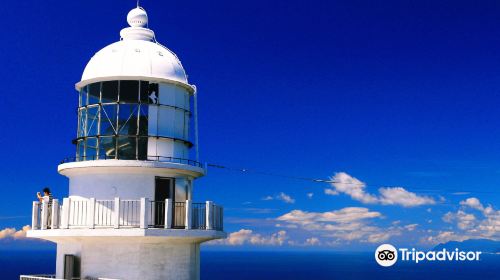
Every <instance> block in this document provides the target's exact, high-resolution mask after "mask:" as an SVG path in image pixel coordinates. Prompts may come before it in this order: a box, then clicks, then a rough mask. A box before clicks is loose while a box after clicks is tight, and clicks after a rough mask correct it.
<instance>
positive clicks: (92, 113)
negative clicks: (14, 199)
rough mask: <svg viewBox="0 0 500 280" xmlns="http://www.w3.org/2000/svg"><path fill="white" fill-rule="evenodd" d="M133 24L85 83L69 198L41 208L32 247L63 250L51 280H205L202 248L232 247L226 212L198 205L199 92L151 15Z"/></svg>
mask: <svg viewBox="0 0 500 280" xmlns="http://www.w3.org/2000/svg"><path fill="white" fill-rule="evenodd" d="M127 22H128V25H129V26H128V27H126V28H123V29H122V30H121V32H120V40H119V41H118V42H115V43H113V44H110V45H108V46H106V47H104V48H103V49H101V50H100V51H98V52H97V53H96V54H95V55H94V56H93V57H92V58H91V59H90V61H89V62H88V64H87V66H86V67H85V70H84V71H83V74H82V78H81V80H80V81H79V82H78V83H76V90H77V92H78V118H75V121H77V123H78V125H77V132H76V137H75V138H74V139H73V143H74V144H75V156H74V157H69V158H66V159H65V160H63V161H62V162H61V164H60V165H59V166H58V172H59V173H60V174H61V175H63V176H66V177H67V178H68V179H69V196H68V197H66V198H63V199H62V200H58V199H53V200H51V201H49V202H47V201H45V202H43V203H40V202H38V201H36V202H33V206H32V207H33V214H32V230H30V231H29V232H28V234H27V235H28V237H32V238H39V239H44V240H48V241H51V242H55V243H57V258H56V271H55V275H53V276H50V277H51V278H54V277H55V278H56V279H122V280H127V279H145V280H147V279H172V280H173V279H175V280H194V279H199V278H200V244H201V243H202V242H205V241H209V240H213V239H218V238H225V237H226V234H225V233H224V231H223V208H222V207H221V206H220V205H218V204H216V203H214V202H212V201H203V202H194V181H195V179H196V178H199V177H201V176H204V175H205V173H206V169H205V168H204V165H203V164H201V163H200V161H199V158H198V143H197V142H198V127H197V117H198V116H197V91H196V87H195V86H194V85H191V84H190V83H189V82H188V77H187V74H186V72H185V70H184V68H183V66H182V64H181V62H180V60H179V59H178V57H177V56H176V55H175V54H174V53H173V52H172V51H171V50H169V49H168V48H166V47H165V46H163V45H162V44H160V43H159V42H158V41H157V40H156V37H155V33H154V32H153V30H151V29H149V25H148V22H149V20H148V15H147V13H146V11H145V10H144V9H143V8H142V7H139V6H138V7H137V8H134V9H132V10H131V11H130V12H129V13H128V15H127ZM76 98H77V97H76V95H75V99H76ZM46 277H47V276H36V275H33V276H21V280H22V279H47V278H46Z"/></svg>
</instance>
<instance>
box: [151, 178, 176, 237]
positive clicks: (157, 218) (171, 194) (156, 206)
mask: <svg viewBox="0 0 500 280" xmlns="http://www.w3.org/2000/svg"><path fill="white" fill-rule="evenodd" d="M167 198H170V199H172V202H173V203H175V178H166V177H156V178H155V200H154V203H153V205H152V207H153V211H154V212H153V214H154V226H155V227H164V226H165V199H167Z"/></svg>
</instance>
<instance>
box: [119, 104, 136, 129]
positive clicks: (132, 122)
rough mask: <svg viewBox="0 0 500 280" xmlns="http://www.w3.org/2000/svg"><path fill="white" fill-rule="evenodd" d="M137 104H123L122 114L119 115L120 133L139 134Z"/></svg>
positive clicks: (121, 107) (121, 106)
mask: <svg viewBox="0 0 500 280" xmlns="http://www.w3.org/2000/svg"><path fill="white" fill-rule="evenodd" d="M138 107H139V105H137V104H121V105H120V115H119V117H118V124H119V126H118V134H122V135H136V134H137V108H138Z"/></svg>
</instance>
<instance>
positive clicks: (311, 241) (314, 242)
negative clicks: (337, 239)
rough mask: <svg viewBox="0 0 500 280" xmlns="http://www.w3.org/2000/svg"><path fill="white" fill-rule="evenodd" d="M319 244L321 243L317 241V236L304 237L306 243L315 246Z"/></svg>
mask: <svg viewBox="0 0 500 280" xmlns="http://www.w3.org/2000/svg"><path fill="white" fill-rule="evenodd" d="M320 244H321V242H320V241H319V239H318V238H317V237H311V238H307V239H306V245H310V246H317V245H320Z"/></svg>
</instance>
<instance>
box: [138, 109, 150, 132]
mask: <svg viewBox="0 0 500 280" xmlns="http://www.w3.org/2000/svg"><path fill="white" fill-rule="evenodd" d="M148 111H149V105H141V107H140V111H139V135H148Z"/></svg>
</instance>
